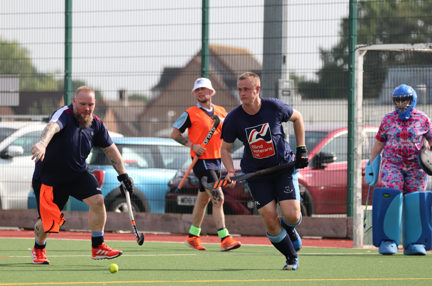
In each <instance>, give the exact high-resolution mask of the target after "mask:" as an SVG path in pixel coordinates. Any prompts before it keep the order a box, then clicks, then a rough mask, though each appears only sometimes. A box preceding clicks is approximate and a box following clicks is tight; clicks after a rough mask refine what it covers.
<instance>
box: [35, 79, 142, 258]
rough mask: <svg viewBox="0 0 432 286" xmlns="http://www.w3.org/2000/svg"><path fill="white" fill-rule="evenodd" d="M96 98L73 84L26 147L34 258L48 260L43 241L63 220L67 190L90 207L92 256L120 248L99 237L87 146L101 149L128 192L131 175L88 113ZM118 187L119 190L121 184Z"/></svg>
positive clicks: (101, 209)
mask: <svg viewBox="0 0 432 286" xmlns="http://www.w3.org/2000/svg"><path fill="white" fill-rule="evenodd" d="M95 103H96V100H95V92H94V90H93V89H91V88H89V87H86V86H82V87H80V88H78V90H77V92H76V95H75V97H74V98H73V100H72V104H70V105H67V106H64V107H62V108H60V109H58V110H57V111H55V112H54V114H53V115H52V116H51V119H50V121H49V123H48V124H47V126H46V127H45V129H44V130H43V131H42V134H41V137H40V141H39V142H38V143H36V144H35V145H34V146H33V147H32V148H31V152H32V154H33V157H32V160H34V161H35V162H36V166H35V171H34V174H33V180H32V184H33V189H34V191H35V195H36V201H37V207H38V213H39V219H38V221H37V222H36V224H35V228H34V231H35V245H34V248H33V250H32V253H31V255H32V258H33V262H34V263H35V264H49V263H50V262H49V260H48V259H47V257H46V250H45V246H46V241H47V238H48V236H49V234H50V233H52V232H54V233H55V232H59V227H60V226H61V225H63V223H64V222H65V221H66V219H65V218H64V217H63V213H62V212H61V211H62V209H63V207H64V206H65V204H66V202H67V201H68V199H69V196H73V197H74V198H76V199H78V200H80V201H83V202H85V203H86V204H87V205H89V207H90V209H89V215H88V221H89V225H90V229H91V234H92V238H91V240H92V258H93V259H105V258H108V259H111V258H115V257H118V256H120V255H121V254H122V251H120V250H116V249H113V248H110V247H108V246H107V245H106V244H105V243H104V236H103V235H104V227H105V222H106V211H105V205H104V198H103V195H102V192H101V190H100V188H99V185H98V182H97V180H96V178H95V177H94V175H93V174H92V173H91V172H90V171H88V170H87V163H86V159H87V156H88V155H89V154H90V151H91V149H92V147H100V148H101V149H102V150H103V151H104V152H105V154H106V155H107V156H108V158H109V160H110V162H111V163H112V165H113V167H114V169H115V170H116V171H117V173H118V174H119V176H118V177H117V179H118V180H119V181H120V182H121V183H123V184H124V186H125V187H126V190H127V191H128V192H129V193H130V194H132V193H133V180H132V178H129V176H128V175H127V173H126V169H125V166H124V162H123V159H122V157H121V155H120V152H119V151H118V149H117V147H116V145H115V144H114V143H113V141H112V140H111V137H110V136H109V134H108V130H107V129H106V127H105V125H104V124H103V122H102V120H100V119H99V118H97V117H96V116H95V115H93V110H94V108H95ZM121 189H122V191H123V192H124V188H121Z"/></svg>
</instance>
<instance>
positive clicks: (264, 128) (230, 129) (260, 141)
mask: <svg viewBox="0 0 432 286" xmlns="http://www.w3.org/2000/svg"><path fill="white" fill-rule="evenodd" d="M293 112H294V110H293V108H292V107H291V106H289V105H288V104H286V103H285V102H283V101H281V100H279V99H276V98H261V108H260V110H259V111H258V112H257V113H256V114H254V115H249V114H247V113H246V112H245V111H244V110H243V108H242V106H241V105H240V106H238V107H237V108H235V109H234V110H233V111H231V112H230V113H228V115H227V117H226V118H225V121H224V124H223V126H222V134H221V138H222V139H223V140H224V141H225V142H227V143H233V142H234V141H235V139H236V138H238V139H239V140H240V141H242V142H243V144H244V146H245V149H244V154H243V158H242V160H241V164H240V166H241V170H242V172H243V173H246V174H248V173H252V172H256V171H259V170H262V169H265V168H269V167H273V166H278V165H281V164H285V163H289V162H291V161H292V160H293V159H294V153H293V151H292V150H291V148H290V146H289V143H288V142H287V141H286V140H285V132H284V130H283V127H282V122H288V120H289V118H290V117H291V116H292V114H293ZM260 177H261V178H263V177H265V176H260Z"/></svg>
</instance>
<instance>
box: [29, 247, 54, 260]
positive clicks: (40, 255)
mask: <svg viewBox="0 0 432 286" xmlns="http://www.w3.org/2000/svg"><path fill="white" fill-rule="evenodd" d="M31 256H32V258H33V263H34V264H50V262H49V260H48V259H47V258H46V249H45V248H44V249H37V248H35V247H33V250H32V252H31Z"/></svg>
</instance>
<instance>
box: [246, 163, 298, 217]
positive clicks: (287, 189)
mask: <svg viewBox="0 0 432 286" xmlns="http://www.w3.org/2000/svg"><path fill="white" fill-rule="evenodd" d="M293 169H294V170H293ZM293 169H287V170H284V171H282V172H280V173H277V174H276V175H274V176H273V177H270V178H267V179H262V180H255V179H254V180H250V181H247V182H246V183H245V184H246V185H247V186H248V187H249V192H250V193H251V196H252V198H253V200H254V203H255V206H256V208H257V209H259V208H261V207H263V206H265V205H266V204H268V203H270V202H271V201H273V200H276V201H285V200H300V199H301V197H300V189H299V185H298V177H297V174H298V170H297V169H296V168H293Z"/></svg>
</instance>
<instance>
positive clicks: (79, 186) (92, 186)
mask: <svg viewBox="0 0 432 286" xmlns="http://www.w3.org/2000/svg"><path fill="white" fill-rule="evenodd" d="M32 184H33V190H34V192H35V196H36V202H37V209H38V213H39V216H40V210H39V194H40V189H41V186H42V182H41V181H40V179H33V181H32ZM53 194H54V200H53V202H54V203H55V204H56V205H57V206H58V208H59V209H60V210H63V208H64V206H65V205H66V203H67V201H68V199H69V196H72V197H74V198H75V199H77V200H80V201H82V200H84V199H87V198H89V197H91V196H94V195H101V194H102V192H101V190H100V188H99V184H98V182H97V180H96V177H95V176H94V175H93V173H92V172H90V171H89V170H87V172H83V174H82V175H81V176H80V177H79V178H78V179H77V180H75V181H73V182H71V183H69V184H65V185H62V186H58V187H53Z"/></svg>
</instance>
